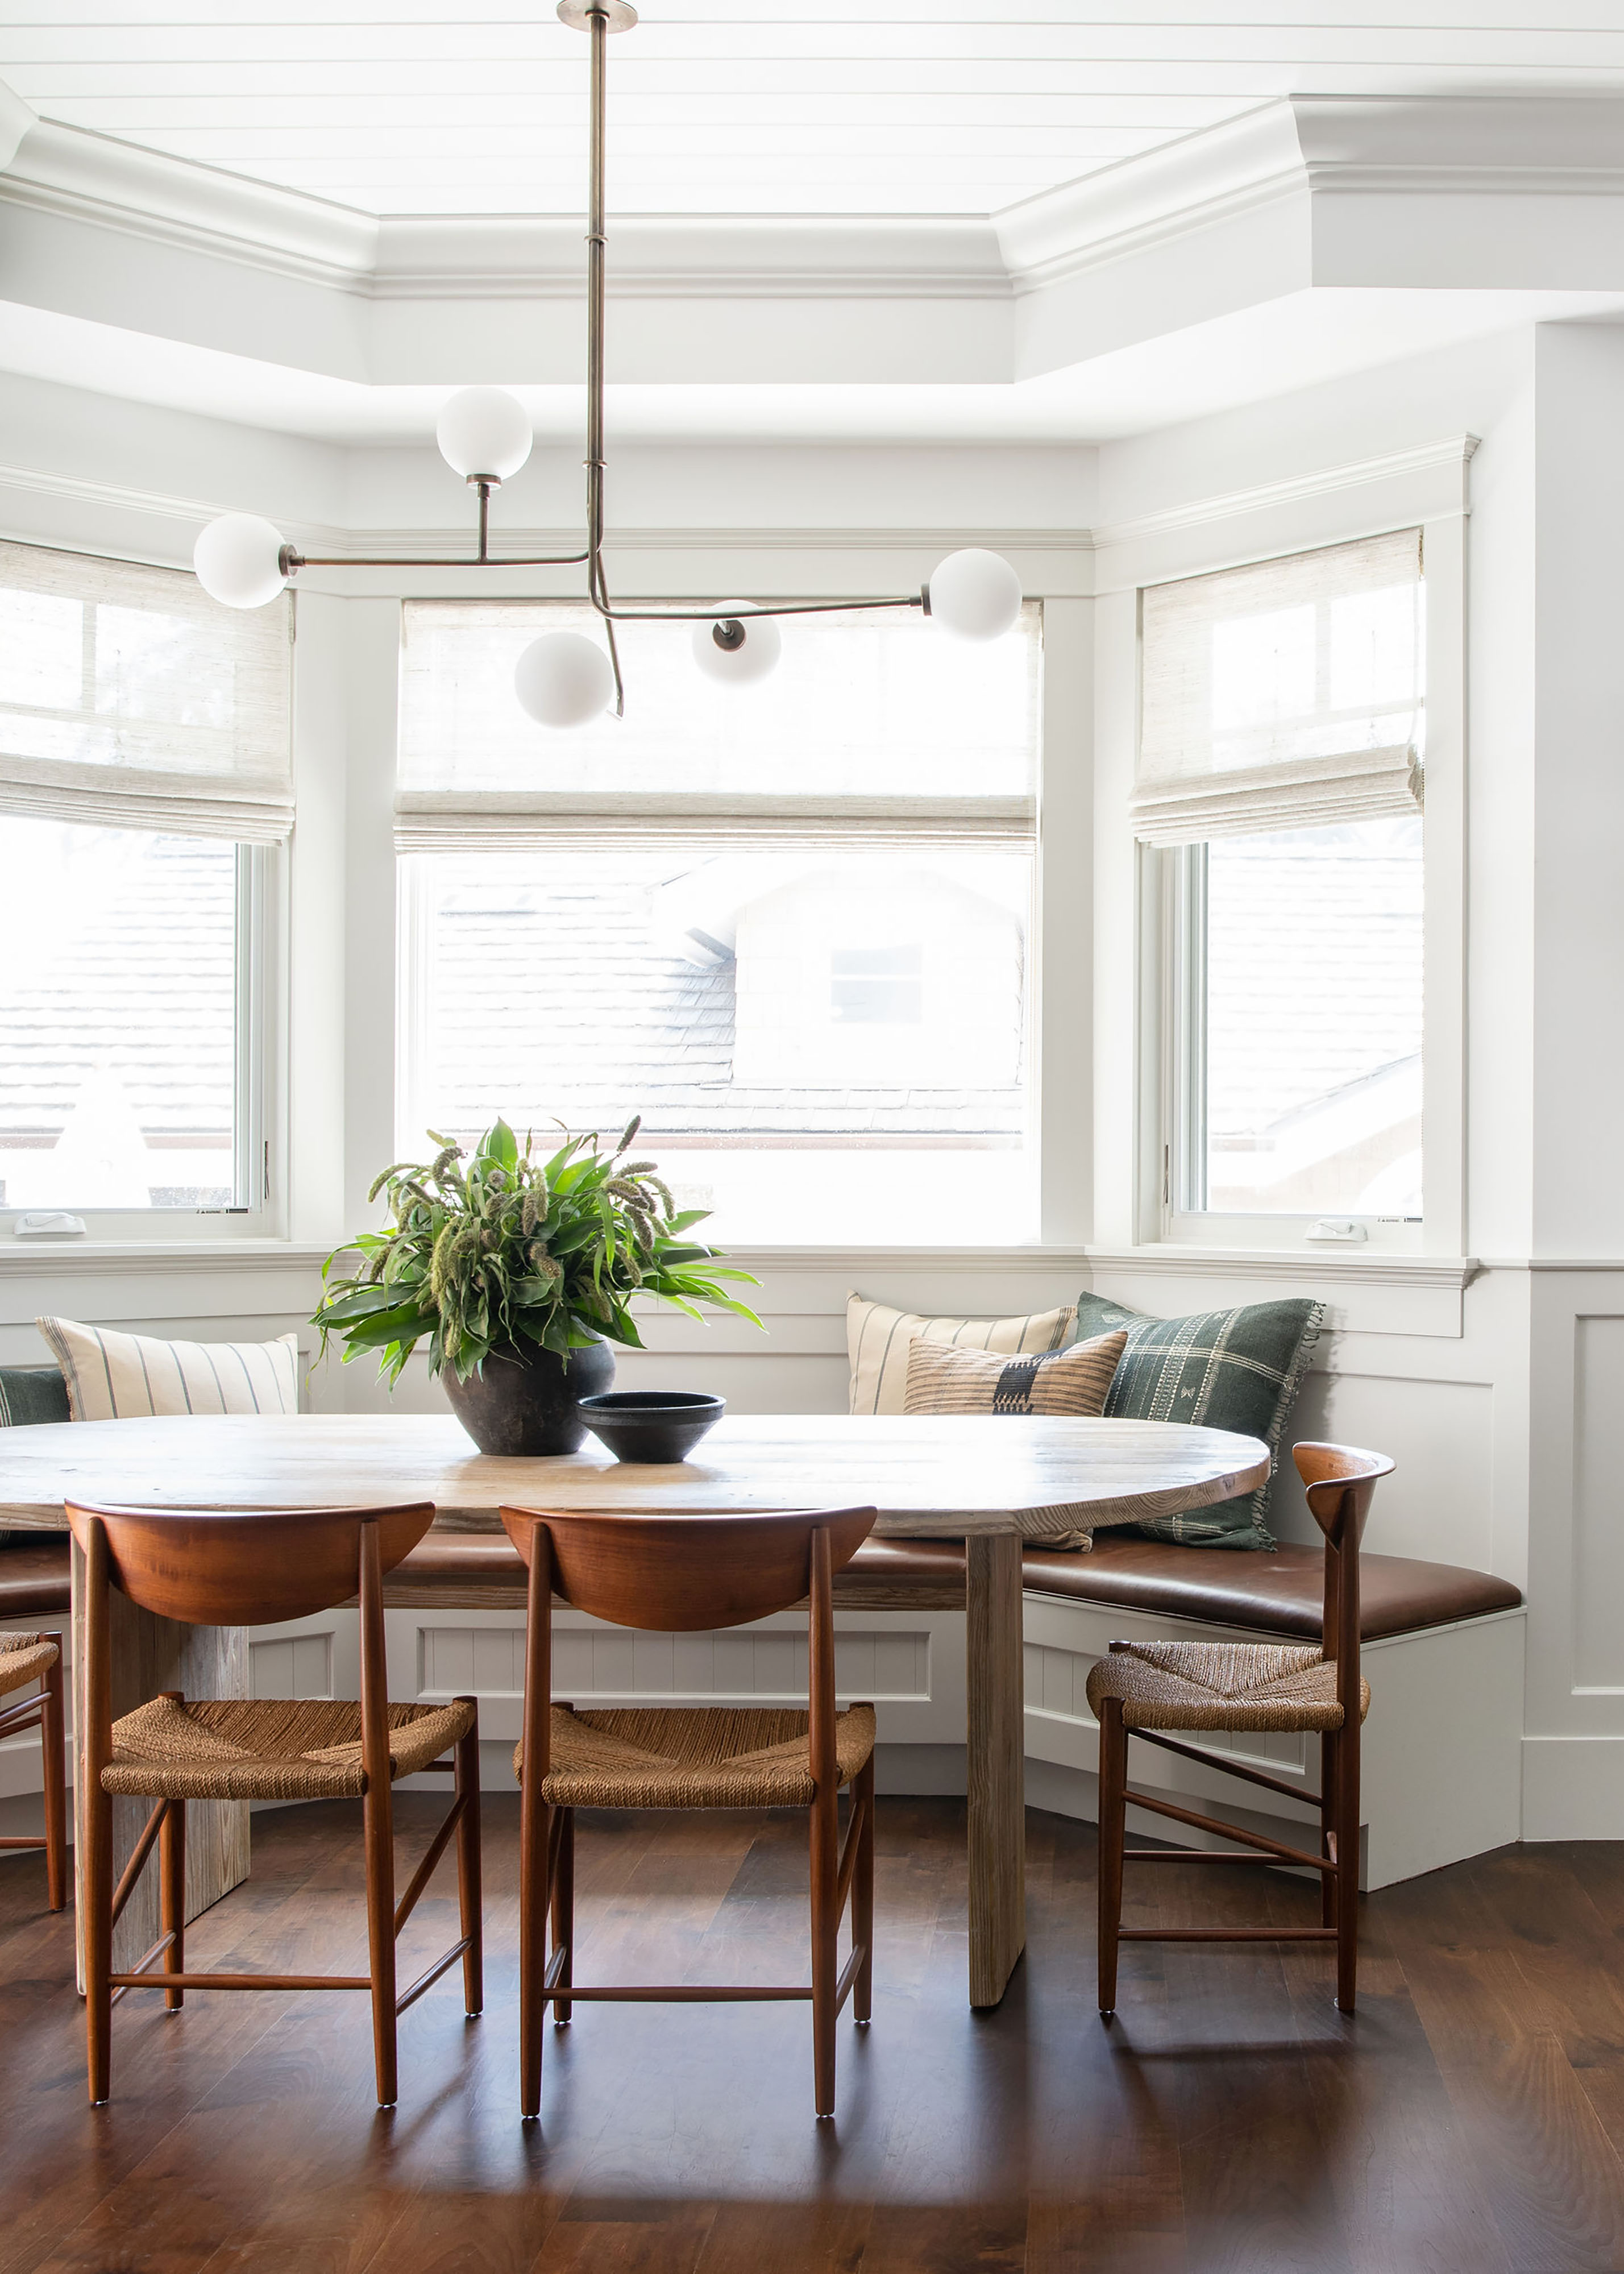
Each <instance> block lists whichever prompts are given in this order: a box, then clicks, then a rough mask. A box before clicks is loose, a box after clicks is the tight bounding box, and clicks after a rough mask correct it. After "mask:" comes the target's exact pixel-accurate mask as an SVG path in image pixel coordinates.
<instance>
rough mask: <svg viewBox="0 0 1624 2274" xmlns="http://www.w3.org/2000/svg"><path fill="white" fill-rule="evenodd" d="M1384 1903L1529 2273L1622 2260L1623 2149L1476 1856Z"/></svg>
mask: <svg viewBox="0 0 1624 2274" xmlns="http://www.w3.org/2000/svg"><path fill="white" fill-rule="evenodd" d="M1384 1908H1385V1909H1386V1910H1387V1913H1388V1915H1389V1916H1390V1918H1391V1919H1392V1920H1393V1921H1394V1922H1395V1930H1396V1939H1397V1941H1398V1944H1399V1947H1400V1949H1401V1951H1402V1958H1403V1965H1404V1972H1405V1976H1406V1978H1407V1979H1408V1981H1409V1984H1410V1992H1411V1994H1412V1996H1413V1997H1414V1999H1415V2002H1416V2008H1417V2012H1418V2013H1419V2014H1420V2016H1421V2020H1422V2023H1423V2026H1424V2027H1425V2030H1426V2033H1427V2038H1428V2041H1429V2043H1430V2044H1431V2045H1432V2052H1433V2054H1434V2057H1435V2059H1437V2061H1438V2065H1439V2068H1440V2073H1441V2074H1442V2075H1443V2078H1444V2080H1445V2082H1446V2084H1447V2088H1448V2091H1449V2096H1450V2099H1451V2102H1452V2104H1453V2105H1454V2107H1455V2112H1456V2114H1457V2116H1458V2118H1459V2120H1460V2123H1461V2127H1462V2134H1463V2135H1464V2136H1465V2138H1466V2139H1467V2141H1468V2143H1469V2146H1470V2150H1471V2153H1472V2168H1473V2170H1474V2171H1475V2172H1476V2175H1477V2180H1478V2183H1479V2184H1480V2186H1481V2187H1482V2191H1483V2199H1484V2201H1485V2203H1486V2204H1487V2206H1488V2208H1489V2210H1490V2212H1491V2215H1492V2218H1493V2220H1494V2224H1495V2226H1496V2228H1497V2230H1498V2231H1499V2233H1500V2237H1501V2240H1502V2241H1503V2243H1504V2246H1505V2249H1506V2253H1507V2256H1508V2257H1509V2259H1510V2261H1511V2263H1512V2265H1513V2266H1514V2268H1515V2270H1516V2274H1613V2270H1614V2269H1615V2268H1616V2267H1618V2266H1619V2265H1620V2263H1624V2162H1621V2161H1620V2157H1619V2154H1618V2152H1617V2150H1615V2149H1614V2148H1613V2143H1612V2142H1611V2141H1610V2140H1609V2139H1608V2137H1607V2135H1606V2133H1605V2130H1604V2128H1603V2127H1602V2125H1601V2123H1600V2121H1599V2120H1598V2117H1597V2114H1596V2112H1595V2110H1594V2108H1593V2107H1592V2105H1591V2104H1590V2100H1589V2098H1588V2097H1587V2096H1586V2094H1585V2092H1584V2090H1583V2088H1582V2086H1581V2085H1580V2082H1579V2080H1578V2078H1577V2077H1576V2075H1575V2073H1574V2070H1573V2067H1572V2065H1571V2063H1570V2062H1569V2060H1568V2056H1567V2052H1566V2051H1565V2049H1564V2047H1563V2044H1562V2042H1561V2038H1560V2036H1559V2035H1558V2034H1557V2033H1556V2032H1555V2031H1554V2030H1553V2029H1552V2028H1551V2027H1550V2026H1549V2022H1548V2017H1547V2016H1546V2015H1545V2014H1544V2013H1542V2011H1541V2010H1540V2007H1539V2004H1538V2000H1536V1999H1532V1998H1530V1992H1529V1984H1528V1982H1527V1978H1526V1977H1525V1976H1524V1975H1523V1973H1522V1969H1521V1968H1520V1966H1519V1964H1518V1962H1517V1958H1516V1955H1515V1953H1514V1952H1513V1951H1512V1950H1511V1949H1510V1948H1508V1947H1507V1942H1506V1938H1505V1931H1504V1929H1503V1927H1502V1926H1500V1924H1499V1923H1498V1921H1497V1920H1496V1919H1495V1917H1494V1915H1493V1912H1492V1908H1491V1907H1490V1906H1489V1905H1488V1904H1486V1903H1485V1901H1484V1898H1483V1895H1482V1893H1481V1891H1480V1889H1479V1888H1478V1887H1477V1886H1476V1885H1475V1884H1474V1882H1473V1879H1472V1878H1471V1876H1470V1866H1464V1867H1462V1868H1461V1869H1459V1870H1458V1871H1453V1872H1442V1871H1440V1872H1433V1873H1431V1874H1430V1875H1429V1876H1428V1877H1427V1878H1425V1879H1416V1880H1411V1881H1409V1882H1407V1883H1406V1884H1405V1885H1404V1886H1400V1887H1395V1888H1390V1889H1388V1890H1387V1895H1386V1900H1385V1902H1384Z"/></svg>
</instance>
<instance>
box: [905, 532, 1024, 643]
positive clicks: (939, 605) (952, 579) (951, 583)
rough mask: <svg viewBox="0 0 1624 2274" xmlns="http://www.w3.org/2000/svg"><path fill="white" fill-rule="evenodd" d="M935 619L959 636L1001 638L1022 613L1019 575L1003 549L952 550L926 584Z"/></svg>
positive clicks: (937, 565) (972, 548) (982, 547)
mask: <svg viewBox="0 0 1624 2274" xmlns="http://www.w3.org/2000/svg"><path fill="white" fill-rule="evenodd" d="M925 589H926V591H927V592H928V593H929V596H930V614H931V620H932V621H933V622H936V623H938V624H942V625H944V626H945V627H946V629H948V630H949V631H950V632H957V633H958V635H959V638H960V639H974V640H989V639H998V638H1001V637H1002V636H1003V635H1004V633H1005V632H1007V631H1010V630H1011V629H1013V627H1014V624H1015V621H1016V618H1017V617H1018V616H1019V614H1020V600H1021V592H1020V578H1019V576H1017V575H1016V574H1015V571H1014V570H1013V569H1011V566H1010V564H1009V562H1008V561H1006V560H1005V559H1004V555H1003V554H1002V553H989V552H988V551H987V550H986V548H985V547H984V546H980V545H971V546H966V548H965V550H964V551H963V552H962V553H949V554H948V556H947V558H946V560H945V561H939V562H938V563H937V564H936V568H935V569H933V570H932V572H931V576H930V582H929V584H928V585H927V586H926V587H925Z"/></svg>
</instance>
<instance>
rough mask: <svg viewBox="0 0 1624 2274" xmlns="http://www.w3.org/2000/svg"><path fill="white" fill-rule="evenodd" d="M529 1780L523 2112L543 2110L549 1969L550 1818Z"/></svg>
mask: <svg viewBox="0 0 1624 2274" xmlns="http://www.w3.org/2000/svg"><path fill="white" fill-rule="evenodd" d="M551 1813H552V1811H551V1810H550V1809H549V1808H548V1807H547V1805H546V1803H545V1801H543V1800H542V1799H541V1798H540V1796H538V1795H536V1796H533V1795H532V1792H531V1788H530V1783H529V1781H525V1782H524V1783H523V1788H522V1791H521V1795H520V1800H519V2112H520V2114H521V2115H522V2116H523V2117H526V2118H530V2117H533V2116H539V2115H540V2113H541V2035H542V2031H541V2024H542V2002H541V1987H542V1983H543V1982H544V1980H545V1977H546V1971H547V1837H548V1830H549V1826H548V1822H547V1819H548V1818H549V1816H550V1815H551Z"/></svg>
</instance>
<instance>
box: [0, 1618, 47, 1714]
mask: <svg viewBox="0 0 1624 2274" xmlns="http://www.w3.org/2000/svg"><path fill="white" fill-rule="evenodd" d="M60 1655H61V1653H59V1652H58V1650H57V1648H56V1644H55V1643H54V1642H52V1641H51V1639H50V1638H49V1636H48V1635H38V1634H0V1698H4V1696H5V1695H6V1693H7V1691H8V1690H23V1689H26V1686H27V1685H28V1683H31V1682H37V1681H38V1680H39V1679H40V1677H41V1675H42V1674H48V1673H49V1671H50V1669H51V1668H52V1667H53V1666H55V1665H56V1660H57V1659H58V1657H59V1656H60Z"/></svg>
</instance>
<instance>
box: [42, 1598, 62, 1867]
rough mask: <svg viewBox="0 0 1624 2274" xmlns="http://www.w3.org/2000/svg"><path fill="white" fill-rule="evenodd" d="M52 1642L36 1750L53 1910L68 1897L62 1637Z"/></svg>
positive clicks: (44, 1682)
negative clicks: (40, 1769)
mask: <svg viewBox="0 0 1624 2274" xmlns="http://www.w3.org/2000/svg"><path fill="white" fill-rule="evenodd" d="M53 1639H54V1640H55V1642H56V1652H57V1656H56V1664H55V1666H53V1667H51V1668H49V1669H48V1670H47V1673H46V1675H45V1679H44V1681H43V1682H42V1683H41V1684H40V1690H41V1712H40V1751H41V1757H42V1766H43V1772H44V1776H43V1786H44V1794H45V1888H46V1901H47V1902H48V1903H49V1905H50V1908H51V1909H52V1910H54V1911H59V1910H61V1909H63V1908H64V1905H65V1904H66V1902H67V1900H68V1806H67V1775H66V1766H65V1764H66V1754H65V1751H64V1743H65V1741H64V1728H63V1711H62V1638H61V1636H60V1635H57V1636H56V1637H54V1638H53Z"/></svg>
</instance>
